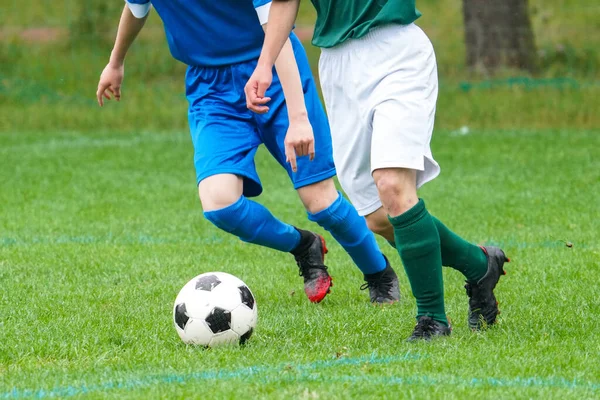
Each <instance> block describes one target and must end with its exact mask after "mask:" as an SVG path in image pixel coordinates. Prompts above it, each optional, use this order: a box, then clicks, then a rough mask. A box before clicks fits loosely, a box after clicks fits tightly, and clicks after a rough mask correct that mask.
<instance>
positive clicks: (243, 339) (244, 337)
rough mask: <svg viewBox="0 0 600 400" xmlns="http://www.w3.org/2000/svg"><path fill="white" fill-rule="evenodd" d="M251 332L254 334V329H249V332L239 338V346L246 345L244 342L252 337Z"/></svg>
mask: <svg viewBox="0 0 600 400" xmlns="http://www.w3.org/2000/svg"><path fill="white" fill-rule="evenodd" d="M252 332H254V329H252V328H250V330H249V331H248V332H246V333H244V334H243V335H242V336H241V337H240V344H241V345H244V344H246V342H247V341H248V339H250V336H252Z"/></svg>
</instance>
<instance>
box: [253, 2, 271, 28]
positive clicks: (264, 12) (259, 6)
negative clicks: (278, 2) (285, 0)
mask: <svg viewBox="0 0 600 400" xmlns="http://www.w3.org/2000/svg"><path fill="white" fill-rule="evenodd" d="M252 3H254V9H255V10H256V14H257V15H258V20H259V21H260V24H261V25H264V24H266V23H267V22H268V21H269V10H271V0H252Z"/></svg>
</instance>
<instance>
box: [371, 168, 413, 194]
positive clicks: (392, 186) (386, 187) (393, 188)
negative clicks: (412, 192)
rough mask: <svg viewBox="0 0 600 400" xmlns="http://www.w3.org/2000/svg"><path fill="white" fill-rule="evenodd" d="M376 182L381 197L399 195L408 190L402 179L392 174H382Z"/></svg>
mask: <svg viewBox="0 0 600 400" xmlns="http://www.w3.org/2000/svg"><path fill="white" fill-rule="evenodd" d="M375 184H376V185H377V191H378V192H379V196H380V197H398V196H400V195H402V193H403V192H405V191H406V189H405V188H404V187H403V184H402V181H401V180H400V179H398V177H396V176H394V175H391V174H382V175H381V176H380V177H378V179H377V180H376V181H375Z"/></svg>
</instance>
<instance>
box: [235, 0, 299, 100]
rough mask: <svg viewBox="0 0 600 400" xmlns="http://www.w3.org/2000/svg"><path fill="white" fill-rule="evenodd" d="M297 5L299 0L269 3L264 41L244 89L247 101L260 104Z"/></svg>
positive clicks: (293, 19) (276, 0)
mask: <svg viewBox="0 0 600 400" xmlns="http://www.w3.org/2000/svg"><path fill="white" fill-rule="evenodd" d="M299 6H300V0H275V1H273V3H272V4H271V11H270V13H269V24H268V26H267V29H266V35H265V42H264V44H263V48H262V51H261V54H260V58H259V59H258V64H257V66H256V69H255V70H254V73H253V74H252V76H251V77H250V80H249V81H248V85H247V86H246V88H250V89H251V90H247V91H246V96H247V101H248V103H250V104H261V100H262V99H263V98H264V97H265V92H266V91H267V89H268V88H269V86H271V82H272V80H273V74H272V72H271V71H272V68H273V65H274V64H275V60H277V57H278V56H279V53H280V52H281V50H282V48H283V46H284V44H285V42H286V40H288V38H289V36H290V33H291V32H292V28H293V27H294V22H295V21H296V16H297V15H298V7H299ZM286 98H287V96H286Z"/></svg>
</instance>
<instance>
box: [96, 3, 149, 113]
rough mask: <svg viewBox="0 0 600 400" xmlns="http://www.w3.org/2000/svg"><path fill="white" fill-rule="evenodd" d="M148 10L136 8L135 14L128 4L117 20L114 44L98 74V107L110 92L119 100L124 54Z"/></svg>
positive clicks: (138, 31)
mask: <svg viewBox="0 0 600 400" xmlns="http://www.w3.org/2000/svg"><path fill="white" fill-rule="evenodd" d="M148 11H149V9H148V8H146V9H145V10H143V9H142V10H140V9H136V15H134V13H133V12H132V11H131V9H130V8H129V6H127V5H125V8H124V9H123V13H122V14H121V20H120V22H119V29H118V31H117V38H116V40H115V45H114V47H113V50H112V52H111V54H110V60H109V61H108V64H107V65H106V67H104V70H103V71H102V74H101V75H100V81H99V82H98V90H97V92H96V98H97V99H98V104H99V105H100V107H102V106H103V105H104V99H105V98H106V99H107V100H111V99H112V97H111V94H112V96H114V98H115V100H117V101H119V100H120V99H121V84H122V82H123V76H124V73H125V69H124V63H125V56H126V55H127V51H128V50H129V47H131V44H132V43H133V42H134V41H135V38H136V37H137V35H138V34H139V33H140V31H141V30H142V28H143V27H144V24H145V23H146V19H147V18H148Z"/></svg>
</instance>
